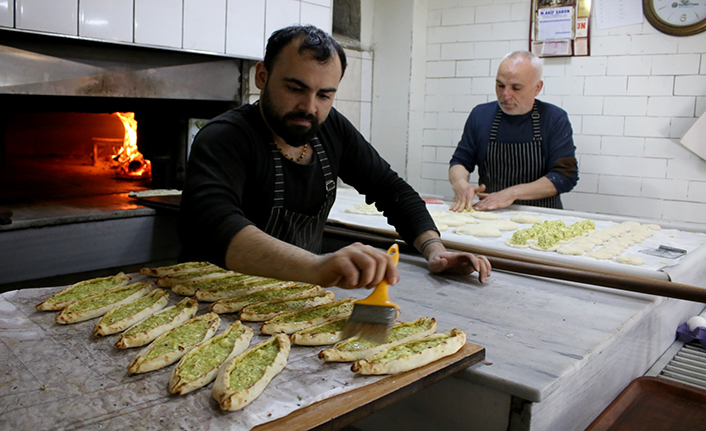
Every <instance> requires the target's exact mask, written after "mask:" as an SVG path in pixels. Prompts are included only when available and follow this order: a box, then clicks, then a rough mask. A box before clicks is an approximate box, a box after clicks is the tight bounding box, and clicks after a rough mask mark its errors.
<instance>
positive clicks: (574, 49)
mask: <svg viewBox="0 0 706 431" xmlns="http://www.w3.org/2000/svg"><path fill="white" fill-rule="evenodd" d="M590 19H591V0H533V1H532V12H531V17H530V39H529V44H530V51H532V52H533V53H534V54H535V55H537V56H539V57H568V56H588V55H590V53H591V44H590V39H589V33H590V26H589V24H590Z"/></svg>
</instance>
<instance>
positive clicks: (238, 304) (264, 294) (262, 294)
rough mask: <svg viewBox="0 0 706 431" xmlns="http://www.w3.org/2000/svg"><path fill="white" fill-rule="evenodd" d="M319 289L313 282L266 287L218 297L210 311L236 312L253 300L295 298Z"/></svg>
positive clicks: (252, 302)
mask: <svg viewBox="0 0 706 431" xmlns="http://www.w3.org/2000/svg"><path fill="white" fill-rule="evenodd" d="M320 290H321V286H317V285H314V284H295V285H294V286H291V287H282V288H278V287H275V288H268V289H264V290H259V291H256V292H253V293H250V294H247V295H243V296H238V297H235V298H225V299H219V300H218V301H216V302H214V303H213V304H211V305H210V307H209V308H210V309H211V311H213V312H214V313H219V314H223V313H236V312H238V311H240V310H242V309H243V307H245V306H246V305H248V304H254V303H255V302H262V301H271V300H273V299H280V298H297V297H300V296H308V295H312V294H314V293H316V292H318V291H320Z"/></svg>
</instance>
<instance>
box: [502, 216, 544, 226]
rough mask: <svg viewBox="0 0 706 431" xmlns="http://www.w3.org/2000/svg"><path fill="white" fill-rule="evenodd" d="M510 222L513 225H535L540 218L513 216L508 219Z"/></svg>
mask: <svg viewBox="0 0 706 431" xmlns="http://www.w3.org/2000/svg"><path fill="white" fill-rule="evenodd" d="M510 220H512V221H514V222H515V223H522V224H535V223H539V222H540V221H542V219H541V218H539V217H538V216H535V215H532V214H515V215H514V216H512V217H510Z"/></svg>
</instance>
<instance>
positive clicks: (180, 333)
mask: <svg viewBox="0 0 706 431" xmlns="http://www.w3.org/2000/svg"><path fill="white" fill-rule="evenodd" d="M210 326H211V322H210V321H209V320H207V319H192V320H190V321H188V322H186V323H184V324H182V325H180V326H177V327H176V328H174V329H172V330H171V331H169V332H168V333H167V334H166V335H165V336H163V337H162V338H161V339H159V340H155V341H154V343H155V344H152V348H151V349H150V351H149V352H148V353H147V355H145V358H144V359H145V360H149V359H152V358H156V357H159V356H162V355H164V354H166V353H169V352H173V351H175V350H177V349H185V348H187V347H189V346H193V345H195V344H198V343H200V342H201V341H203V337H204V336H205V335H206V332H207V331H208V328H209V327H210Z"/></svg>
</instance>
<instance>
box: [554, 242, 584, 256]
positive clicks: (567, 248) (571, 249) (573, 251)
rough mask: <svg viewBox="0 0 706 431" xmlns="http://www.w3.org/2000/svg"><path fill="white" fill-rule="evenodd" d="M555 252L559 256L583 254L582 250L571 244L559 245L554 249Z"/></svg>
mask: <svg viewBox="0 0 706 431" xmlns="http://www.w3.org/2000/svg"><path fill="white" fill-rule="evenodd" d="M591 248H593V247H591ZM556 252H557V253H559V254H566V255H571V256H581V255H582V254H583V253H584V251H583V248H581V247H579V246H577V245H573V244H568V245H560V246H559V247H558V248H557V249H556Z"/></svg>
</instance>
